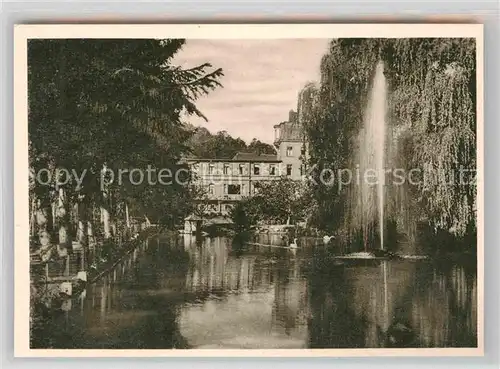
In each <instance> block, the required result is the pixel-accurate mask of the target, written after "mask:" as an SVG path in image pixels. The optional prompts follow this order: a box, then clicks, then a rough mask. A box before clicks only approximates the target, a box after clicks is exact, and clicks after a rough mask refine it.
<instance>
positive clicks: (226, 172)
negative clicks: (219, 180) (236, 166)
mask: <svg viewBox="0 0 500 369" xmlns="http://www.w3.org/2000/svg"><path fill="white" fill-rule="evenodd" d="M224 174H229V164H224Z"/></svg>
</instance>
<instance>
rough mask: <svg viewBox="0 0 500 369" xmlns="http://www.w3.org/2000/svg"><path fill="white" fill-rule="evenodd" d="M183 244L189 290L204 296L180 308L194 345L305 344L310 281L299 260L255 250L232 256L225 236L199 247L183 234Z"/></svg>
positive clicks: (184, 328) (186, 333) (182, 323)
mask: <svg viewBox="0 0 500 369" xmlns="http://www.w3.org/2000/svg"><path fill="white" fill-rule="evenodd" d="M184 247H185V250H186V251H187V252H188V253H189V254H190V256H191V257H190V260H191V265H190V269H189V271H188V274H187V277H186V289H187V290H189V291H192V292H196V293H198V294H199V296H200V298H199V300H198V301H197V303H194V304H192V305H187V306H185V307H184V308H183V309H182V313H181V319H180V323H179V324H180V329H181V332H182V334H183V335H184V336H185V337H186V338H187V339H188V341H189V342H190V343H191V344H193V345H194V346H195V347H205V346H207V345H208V346H210V347H212V346H214V347H217V345H219V346H221V347H222V346H226V345H229V346H231V345H235V346H237V347H240V346H244V347H249V348H252V347H264V348H265V347H266V346H269V347H298V348H300V347H305V346H306V344H307V315H308V314H307V312H306V310H307V308H308V304H307V283H306V281H305V279H304V277H303V276H302V275H301V273H300V264H299V263H298V262H296V261H293V260H292V259H290V258H289V257H285V258H283V255H279V254H278V255H275V257H274V258H273V257H269V255H265V256H263V255H262V253H260V252H259V250H252V249H249V250H246V252H245V253H243V254H241V255H240V254H233V253H232V250H231V243H230V240H227V239H222V238H215V239H206V240H205V242H204V243H203V245H202V246H201V247H200V246H199V245H197V244H196V242H195V240H194V239H193V238H191V237H185V238H184ZM252 251H254V252H252ZM280 251H281V250H280ZM286 251H287V250H286ZM207 332H210V333H207ZM204 337H206V339H203V338H204Z"/></svg>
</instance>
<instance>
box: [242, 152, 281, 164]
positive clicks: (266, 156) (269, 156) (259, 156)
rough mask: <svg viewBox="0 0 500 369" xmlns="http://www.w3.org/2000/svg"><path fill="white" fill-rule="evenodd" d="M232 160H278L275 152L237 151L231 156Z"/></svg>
mask: <svg viewBox="0 0 500 369" xmlns="http://www.w3.org/2000/svg"><path fill="white" fill-rule="evenodd" d="M233 161H260V162H274V161H278V156H277V155H276V154H257V153H253V152H238V153H236V155H235V156H234V157H233Z"/></svg>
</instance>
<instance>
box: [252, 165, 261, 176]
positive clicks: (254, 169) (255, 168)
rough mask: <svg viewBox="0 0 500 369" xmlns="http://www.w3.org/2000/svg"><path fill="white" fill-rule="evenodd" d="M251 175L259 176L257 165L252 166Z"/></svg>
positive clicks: (258, 166)
mask: <svg viewBox="0 0 500 369" xmlns="http://www.w3.org/2000/svg"><path fill="white" fill-rule="evenodd" d="M253 174H255V175H256V176H258V175H259V174H260V165H259V164H254V165H253Z"/></svg>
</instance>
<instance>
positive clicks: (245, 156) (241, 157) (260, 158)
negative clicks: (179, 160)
mask: <svg viewBox="0 0 500 369" xmlns="http://www.w3.org/2000/svg"><path fill="white" fill-rule="evenodd" d="M184 160H185V162H225V163H235V162H236V163H237V162H239V163H242V162H247V163H248V162H260V163H263V162H265V163H280V162H281V160H279V159H278V156H277V155H273V154H260V155H259V154H257V153H251V152H250V153H247V152H238V153H236V155H234V157H233V158H231V159H224V158H197V157H189V158H187V157H186V158H184Z"/></svg>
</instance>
